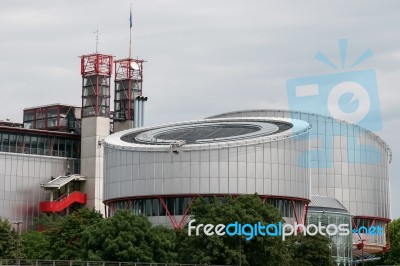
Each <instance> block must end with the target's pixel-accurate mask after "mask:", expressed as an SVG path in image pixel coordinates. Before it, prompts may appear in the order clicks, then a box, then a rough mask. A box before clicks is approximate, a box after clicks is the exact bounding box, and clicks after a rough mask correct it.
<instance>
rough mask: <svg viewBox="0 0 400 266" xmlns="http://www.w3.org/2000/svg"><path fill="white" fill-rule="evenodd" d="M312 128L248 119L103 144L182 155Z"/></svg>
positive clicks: (141, 131)
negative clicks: (175, 151) (178, 151)
mask: <svg viewBox="0 0 400 266" xmlns="http://www.w3.org/2000/svg"><path fill="white" fill-rule="evenodd" d="M309 130H310V124H309V123H307V122H305V121H302V120H298V119H290V118H275V117H268V118H266V117H246V118H220V119H203V120H194V121H186V122H178V123H171V124H164V125H159V126H153V127H147V128H135V129H128V130H124V131H120V132H117V133H114V134H112V135H110V136H107V137H106V138H105V139H104V140H103V141H102V144H103V145H104V146H105V147H108V148H111V149H117V150H118V149H121V150H135V151H139V150H141V151H152V152H154V151H162V152H165V151H171V148H173V147H175V146H177V147H179V148H180V149H181V150H182V151H189V150H210V149H223V148H227V147H230V148H231V147H238V146H243V145H258V144H262V143H267V142H275V141H280V140H283V139H289V138H294V137H298V136H300V135H303V134H308V132H309Z"/></svg>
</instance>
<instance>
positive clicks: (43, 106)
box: [24, 103, 82, 111]
mask: <svg viewBox="0 0 400 266" xmlns="http://www.w3.org/2000/svg"><path fill="white" fill-rule="evenodd" d="M55 106H64V107H74V108H82V107H81V106H77V105H72V104H63V103H52V104H45V105H39V106H32V107H27V108H24V111H30V110H32V109H38V108H47V107H55Z"/></svg>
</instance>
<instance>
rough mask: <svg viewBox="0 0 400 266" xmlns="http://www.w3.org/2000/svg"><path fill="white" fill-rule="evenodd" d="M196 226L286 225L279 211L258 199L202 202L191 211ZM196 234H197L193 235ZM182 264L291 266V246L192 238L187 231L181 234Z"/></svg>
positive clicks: (266, 240) (265, 240)
mask: <svg viewBox="0 0 400 266" xmlns="http://www.w3.org/2000/svg"><path fill="white" fill-rule="evenodd" d="M191 215H192V219H195V220H196V222H195V224H213V225H216V224H225V225H226V224H230V223H233V222H236V221H237V222H238V223H239V224H247V223H248V224H256V223H258V222H261V223H262V224H270V223H273V224H276V223H279V222H283V220H282V217H281V215H280V214H279V212H278V210H276V209H275V208H274V207H272V206H271V205H269V204H264V203H263V202H262V200H261V199H260V198H259V197H258V196H257V195H241V196H238V197H236V198H232V197H231V198H228V199H220V198H213V199H211V200H210V202H207V200H206V199H204V198H198V199H197V200H196V201H195V202H194V204H193V205H192V209H191ZM192 233H193V234H194V232H192ZM178 242H179V243H180V244H179V246H178V261H179V262H180V263H199V264H225V265H226V264H239V262H240V263H241V264H242V265H254V266H256V265H291V256H290V253H289V249H288V245H287V243H285V242H284V241H282V240H281V239H280V238H278V237H271V236H255V237H254V238H253V239H251V240H246V236H237V235H236V236H232V237H231V236H228V235H224V236H218V235H212V236H206V235H204V234H200V235H199V236H188V232H187V227H186V229H185V230H183V232H180V234H179V241H178Z"/></svg>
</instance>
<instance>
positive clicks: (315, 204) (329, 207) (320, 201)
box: [308, 195, 348, 213]
mask: <svg viewBox="0 0 400 266" xmlns="http://www.w3.org/2000/svg"><path fill="white" fill-rule="evenodd" d="M308 208H309V209H311V210H321V211H335V212H346V213H348V211H347V209H346V208H345V207H344V206H343V205H342V203H340V201H338V200H337V199H335V198H331V197H326V196H319V195H314V196H311V202H310V204H309V205H308Z"/></svg>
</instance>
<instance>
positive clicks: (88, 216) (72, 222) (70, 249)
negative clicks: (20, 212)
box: [43, 208, 103, 260]
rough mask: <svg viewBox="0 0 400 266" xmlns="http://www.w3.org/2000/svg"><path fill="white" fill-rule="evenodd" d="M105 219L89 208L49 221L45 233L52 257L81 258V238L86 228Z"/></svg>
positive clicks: (62, 258) (63, 258)
mask: <svg viewBox="0 0 400 266" xmlns="http://www.w3.org/2000/svg"><path fill="white" fill-rule="evenodd" d="M102 220H103V218H102V215H101V214H100V213H99V212H97V211H95V210H90V209H87V208H83V209H79V210H77V211H76V212H74V213H72V214H71V215H68V216H65V217H61V218H59V219H57V220H56V222H54V223H49V224H48V225H47V226H46V228H45V230H44V231H43V233H44V234H45V235H47V237H48V240H49V242H50V246H51V258H52V259H59V260H69V259H81V258H82V256H83V253H84V252H83V250H82V247H81V238H82V234H83V232H84V230H85V229H86V228H87V227H89V226H91V225H94V224H97V223H99V222H101V221H102Z"/></svg>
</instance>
